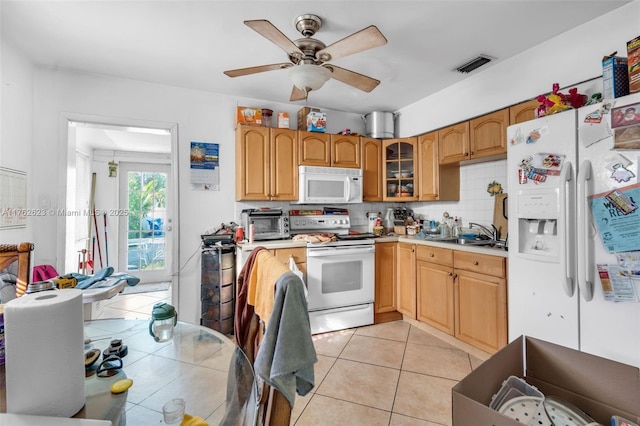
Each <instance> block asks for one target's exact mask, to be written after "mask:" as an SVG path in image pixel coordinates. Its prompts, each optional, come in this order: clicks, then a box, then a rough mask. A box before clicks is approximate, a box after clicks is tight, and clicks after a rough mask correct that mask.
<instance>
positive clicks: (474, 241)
mask: <svg viewBox="0 0 640 426" xmlns="http://www.w3.org/2000/svg"><path fill="white" fill-rule="evenodd" d="M451 242H453V243H456V244H463V245H467V246H492V245H494V244H495V243H496V242H495V241H493V240H482V239H478V238H456V239H454V240H451Z"/></svg>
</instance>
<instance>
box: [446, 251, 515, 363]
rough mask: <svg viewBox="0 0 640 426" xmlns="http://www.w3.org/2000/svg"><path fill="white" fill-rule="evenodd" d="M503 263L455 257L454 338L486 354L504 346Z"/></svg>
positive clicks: (461, 254)
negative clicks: (455, 307)
mask: <svg viewBox="0 0 640 426" xmlns="http://www.w3.org/2000/svg"><path fill="white" fill-rule="evenodd" d="M505 263H506V262H505V259H504V258H502V257H497V256H488V255H483V254H476V253H468V252H459V251H456V252H455V253H454V265H455V266H456V269H455V287H456V288H455V304H456V306H457V310H456V321H455V324H456V331H455V336H456V338H458V339H460V340H462V341H463V342H466V343H469V344H470V345H473V346H475V347H477V348H479V349H482V350H483V351H485V352H489V353H495V352H497V351H498V350H499V349H501V348H502V347H504V346H505V345H506V344H507V340H508V336H507V280H506V279H505V276H506V269H505V266H506V265H505Z"/></svg>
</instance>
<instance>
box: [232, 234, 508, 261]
mask: <svg viewBox="0 0 640 426" xmlns="http://www.w3.org/2000/svg"><path fill="white" fill-rule="evenodd" d="M375 242H376V243H393V242H400V243H406V244H420V245H425V246H434V247H441V248H447V249H451V250H458V251H466V252H470V253H479V254H488V255H491V256H499V257H509V252H508V251H507V250H504V249H502V248H495V247H481V246H467V245H463V244H452V243H444V242H440V241H435V240H424V239H421V238H416V237H414V236H408V235H396V236H384V237H377V238H375ZM306 246H307V243H306V242H305V241H293V240H274V241H256V242H254V243H251V244H249V243H242V244H238V248H239V249H241V250H243V251H251V250H253V249H254V248H256V247H264V248H266V249H269V250H273V249H280V248H295V247H306Z"/></svg>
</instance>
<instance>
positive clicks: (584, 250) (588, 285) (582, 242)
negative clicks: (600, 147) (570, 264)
mask: <svg viewBox="0 0 640 426" xmlns="http://www.w3.org/2000/svg"><path fill="white" fill-rule="evenodd" d="M591 178H592V171H591V162H590V161H589V160H585V161H583V162H582V164H580V169H579V171H578V197H577V200H578V202H577V217H578V228H577V229H578V246H577V248H576V253H577V255H578V288H579V289H580V293H581V294H582V297H583V298H584V300H586V301H587V302H589V301H590V300H591V299H593V285H594V277H593V269H594V268H593V259H592V258H591V253H593V250H592V248H591V247H590V244H591V241H592V240H591V238H589V233H590V231H591V229H590V227H589V203H588V201H587V182H589V181H590V180H591Z"/></svg>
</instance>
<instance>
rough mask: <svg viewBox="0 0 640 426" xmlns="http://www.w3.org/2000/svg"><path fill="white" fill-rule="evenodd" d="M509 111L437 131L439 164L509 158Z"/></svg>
mask: <svg viewBox="0 0 640 426" xmlns="http://www.w3.org/2000/svg"><path fill="white" fill-rule="evenodd" d="M507 126H509V108H504V109H501V110H499V111H495V112H492V113H490V114H485V115H483V116H481V117H477V118H474V119H473V120H470V121H464V122H462V123H458V124H454V125H452V126H448V127H445V128H442V129H440V130H438V138H439V144H438V146H439V149H440V153H439V158H440V164H451V163H459V162H461V161H469V160H479V159H483V158H496V159H497V158H504V157H506V155H507Z"/></svg>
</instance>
